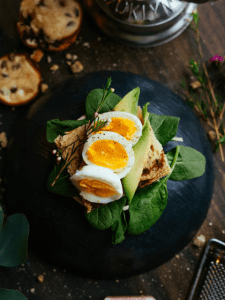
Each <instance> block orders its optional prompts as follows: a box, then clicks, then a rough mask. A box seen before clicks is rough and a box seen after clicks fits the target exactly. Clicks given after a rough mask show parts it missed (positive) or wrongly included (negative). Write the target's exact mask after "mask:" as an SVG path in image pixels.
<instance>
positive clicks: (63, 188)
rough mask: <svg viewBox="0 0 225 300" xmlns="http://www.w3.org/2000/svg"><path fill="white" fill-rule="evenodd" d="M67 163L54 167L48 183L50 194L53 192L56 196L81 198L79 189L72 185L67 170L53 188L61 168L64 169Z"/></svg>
mask: <svg viewBox="0 0 225 300" xmlns="http://www.w3.org/2000/svg"><path fill="white" fill-rule="evenodd" d="M64 164H65V163H62V164H59V165H57V166H55V167H54V169H53V170H52V172H51V173H50V175H49V177H48V181H47V189H48V190H49V192H52V193H54V194H58V195H61V196H66V197H76V196H79V194H78V192H77V189H76V188H75V186H74V185H73V184H72V182H71V180H70V179H69V178H70V176H69V173H68V172H67V168H65V169H64V170H63V171H62V172H61V174H60V176H59V178H58V180H57V181H56V183H55V184H54V185H53V186H52V183H53V182H54V180H55V178H56V176H57V175H58V174H59V172H60V170H61V168H62V167H63V165H64Z"/></svg>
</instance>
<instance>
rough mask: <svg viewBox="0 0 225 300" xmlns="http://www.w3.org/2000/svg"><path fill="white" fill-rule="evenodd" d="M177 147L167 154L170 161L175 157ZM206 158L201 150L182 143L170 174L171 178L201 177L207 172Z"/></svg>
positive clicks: (178, 179)
mask: <svg viewBox="0 0 225 300" xmlns="http://www.w3.org/2000/svg"><path fill="white" fill-rule="evenodd" d="M174 153H175V148H174V149H172V150H171V151H170V152H168V153H167V154H166V157H167V159H168V162H169V163H171V162H172V160H173V157H174ZM205 165H206V159H205V156H204V155H202V154H201V153H200V152H199V151H197V150H195V149H193V148H190V147H185V146H183V145H180V151H179V154H178V158H177V162H176V165H175V168H174V170H173V172H172V174H171V176H170V179H171V180H176V181H181V180H185V179H192V178H196V177H200V176H202V175H203V174H204V172H205Z"/></svg>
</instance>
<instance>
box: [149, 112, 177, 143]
mask: <svg viewBox="0 0 225 300" xmlns="http://www.w3.org/2000/svg"><path fill="white" fill-rule="evenodd" d="M179 120H180V118H177V117H171V116H163V115H155V114H153V113H149V122H150V124H151V126H152V129H153V131H154V134H155V136H156V138H157V140H158V141H159V142H160V143H161V144H162V145H163V146H164V145H165V144H166V143H168V142H169V141H171V140H172V138H174V137H175V135H176V133H177V128H178V124H179Z"/></svg>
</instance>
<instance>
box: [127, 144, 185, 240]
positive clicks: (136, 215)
mask: <svg viewBox="0 0 225 300" xmlns="http://www.w3.org/2000/svg"><path fill="white" fill-rule="evenodd" d="M178 152H179V146H177V147H176V153H175V155H174V158H173V162H172V165H171V168H173V167H174V165H175V163H176V160H177V157H178ZM169 177H170V174H169V175H167V176H166V177H164V178H162V179H160V180H159V181H158V182H155V183H153V184H151V185H149V186H147V187H146V188H143V189H140V190H138V191H137V192H136V193H135V195H134V198H133V199H132V202H131V204H130V206H129V213H130V221H129V224H128V233H129V234H131V235H136V234H140V233H142V232H144V231H146V230H148V229H149V228H150V227H151V226H152V225H153V224H155V222H156V221H157V220H158V219H159V218H160V216H161V215H162V213H163V211H164V209H165V208H166V205H167V198H168V191H167V181H168V179H169Z"/></svg>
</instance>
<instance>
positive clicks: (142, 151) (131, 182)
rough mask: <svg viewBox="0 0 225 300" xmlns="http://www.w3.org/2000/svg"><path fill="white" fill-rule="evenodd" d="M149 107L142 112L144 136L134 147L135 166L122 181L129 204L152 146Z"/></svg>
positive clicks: (145, 107)
mask: <svg viewBox="0 0 225 300" xmlns="http://www.w3.org/2000/svg"><path fill="white" fill-rule="evenodd" d="M148 105H149V102H148V103H146V104H145V105H144V107H143V110H142V114H143V119H144V125H143V128H142V135H141V137H140V139H139V141H138V142H137V144H135V145H134V146H133V150H134V157H135V161H134V165H133V167H132V169H131V170H130V172H129V173H128V174H127V175H126V176H125V177H124V178H123V179H122V183H123V187H124V192H125V194H126V196H127V198H128V202H129V203H131V200H132V199H133V196H134V194H135V191H136V189H137V187H138V184H139V181H140V178H141V174H142V171H143V168H144V165H145V163H146V160H147V155H148V152H149V148H150V145H151V135H150V132H151V130H152V129H151V126H150V123H149V120H148V116H149V113H148V111H147V106H148Z"/></svg>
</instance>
